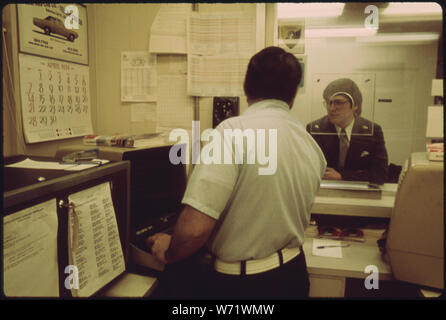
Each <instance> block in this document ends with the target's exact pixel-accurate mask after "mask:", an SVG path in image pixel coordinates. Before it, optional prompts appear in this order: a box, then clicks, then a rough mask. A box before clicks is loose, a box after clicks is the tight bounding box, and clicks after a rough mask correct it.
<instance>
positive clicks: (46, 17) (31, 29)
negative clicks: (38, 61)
mask: <svg viewBox="0 0 446 320" xmlns="http://www.w3.org/2000/svg"><path fill="white" fill-rule="evenodd" d="M17 11H18V25H19V40H20V41H19V42H20V51H21V52H23V53H30V54H36V55H41V56H45V57H49V58H55V59H61V60H65V61H69V62H76V63H81V64H86V65H87V64H88V44H87V9H86V8H85V7H84V6H82V5H79V4H68V3H39V4H37V3H36V4H18V5H17Z"/></svg>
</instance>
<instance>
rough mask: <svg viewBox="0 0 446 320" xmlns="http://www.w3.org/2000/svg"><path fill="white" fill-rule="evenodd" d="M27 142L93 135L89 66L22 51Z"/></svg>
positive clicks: (21, 72) (22, 93) (24, 116)
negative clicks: (31, 54)
mask: <svg viewBox="0 0 446 320" xmlns="http://www.w3.org/2000/svg"><path fill="white" fill-rule="evenodd" d="M19 64H20V95H21V101H22V120H23V129H24V133H25V139H26V142H27V143H33V142H42V141H49V140H58V139H66V138H72V137H79V136H84V135H87V134H92V133H93V130H92V124H91V111H90V85H89V78H90V76H89V69H88V67H87V66H83V65H79V64H75V63H69V62H63V61H58V60H54V59H47V58H41V57H36V56H30V55H27V54H19Z"/></svg>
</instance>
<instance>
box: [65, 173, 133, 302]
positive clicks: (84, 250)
mask: <svg viewBox="0 0 446 320" xmlns="http://www.w3.org/2000/svg"><path fill="white" fill-rule="evenodd" d="M68 199H69V202H70V204H71V210H70V213H69V217H68V226H69V227H68V246H69V247H68V251H69V256H68V257H69V262H70V264H72V265H75V266H77V268H78V270H79V288H78V289H72V294H73V296H77V297H89V296H91V295H92V294H94V293H95V292H96V291H98V290H99V289H101V288H102V287H103V286H105V285H106V284H107V283H109V282H110V281H111V280H113V279H114V278H116V277H117V276H118V275H120V274H121V273H122V272H124V271H125V262H124V255H123V252H122V247H121V241H120V239H119V231H118V225H117V222H116V215H115V210H114V207H113V201H112V198H111V190H110V184H109V183H108V182H106V183H103V184H100V185H98V186H95V187H92V188H89V189H85V190H82V191H80V192H77V193H74V194H71V195H70V196H69V197H68Z"/></svg>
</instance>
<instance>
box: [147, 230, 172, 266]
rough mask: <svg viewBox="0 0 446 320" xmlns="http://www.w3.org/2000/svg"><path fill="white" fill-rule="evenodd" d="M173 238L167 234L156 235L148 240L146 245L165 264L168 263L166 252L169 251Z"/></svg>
mask: <svg viewBox="0 0 446 320" xmlns="http://www.w3.org/2000/svg"><path fill="white" fill-rule="evenodd" d="M171 239H172V236H171V235H170V234H167V233H156V234H154V235H153V236H151V237H148V238H147V239H146V245H147V247H148V248H149V249H151V251H152V254H153V255H154V256H155V258H157V259H158V260H160V261H161V262H163V263H167V261H166V251H167V249H169V246H170V240H171Z"/></svg>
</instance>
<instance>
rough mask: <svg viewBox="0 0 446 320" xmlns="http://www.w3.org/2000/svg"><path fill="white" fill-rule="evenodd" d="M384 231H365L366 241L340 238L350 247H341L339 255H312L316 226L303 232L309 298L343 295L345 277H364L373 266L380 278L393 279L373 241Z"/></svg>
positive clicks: (387, 265) (388, 267)
mask: <svg viewBox="0 0 446 320" xmlns="http://www.w3.org/2000/svg"><path fill="white" fill-rule="evenodd" d="M383 231H384V230H364V238H365V239H366V241H365V242H353V241H343V243H349V244H350V247H346V248H342V258H329V257H320V256H313V255H312V249H313V239H314V238H315V236H316V234H317V230H316V226H310V227H309V228H308V229H307V231H306V233H305V242H304V245H303V249H304V252H305V258H306V261H307V268H308V273H309V274H310V297H344V294H345V281H346V278H359V279H365V278H366V277H367V276H368V275H369V273H365V272H364V270H365V268H366V267H367V266H369V265H374V266H376V267H377V268H378V271H379V280H392V279H393V277H392V270H391V268H390V265H389V264H387V263H386V262H384V261H383V260H382V258H381V253H380V251H379V248H378V245H377V243H376V240H377V239H379V237H380V235H381V234H382V232H383Z"/></svg>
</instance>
